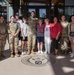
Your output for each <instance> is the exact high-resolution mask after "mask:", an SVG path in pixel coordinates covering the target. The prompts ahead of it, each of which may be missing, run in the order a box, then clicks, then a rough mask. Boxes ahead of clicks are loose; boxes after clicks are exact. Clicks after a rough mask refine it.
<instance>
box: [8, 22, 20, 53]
mask: <svg viewBox="0 0 74 75" xmlns="http://www.w3.org/2000/svg"><path fill="white" fill-rule="evenodd" d="M18 33H19V27H18V25H17V23H8V34H9V35H8V36H9V48H10V50H11V54H13V52H14V50H15V53H16V54H17V53H18V49H17V48H18V42H19V41H18ZM12 34H17V35H16V36H13V35H12Z"/></svg>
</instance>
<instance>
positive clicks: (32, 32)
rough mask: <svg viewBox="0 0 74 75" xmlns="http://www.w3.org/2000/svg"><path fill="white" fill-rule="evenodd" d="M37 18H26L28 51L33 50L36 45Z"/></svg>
mask: <svg viewBox="0 0 74 75" xmlns="http://www.w3.org/2000/svg"><path fill="white" fill-rule="evenodd" d="M37 23H38V19H37V18H31V17H29V18H28V50H34V49H35V44H36V24H37Z"/></svg>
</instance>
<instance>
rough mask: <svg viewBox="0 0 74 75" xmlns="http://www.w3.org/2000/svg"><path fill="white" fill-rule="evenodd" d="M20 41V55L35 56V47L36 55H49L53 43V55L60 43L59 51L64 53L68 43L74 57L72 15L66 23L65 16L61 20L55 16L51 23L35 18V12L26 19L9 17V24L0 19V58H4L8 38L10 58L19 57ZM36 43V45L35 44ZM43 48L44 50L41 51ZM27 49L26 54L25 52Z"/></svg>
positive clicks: (17, 16)
mask: <svg viewBox="0 0 74 75" xmlns="http://www.w3.org/2000/svg"><path fill="white" fill-rule="evenodd" d="M18 37H20V39H21V50H22V53H21V54H22V55H24V54H27V55H30V54H35V49H36V45H37V49H38V52H37V53H38V54H43V53H45V54H50V50H51V43H52V42H53V44H52V45H53V47H54V54H55V55H57V54H58V50H59V47H58V43H59V41H60V45H59V46H60V50H62V51H64V52H65V53H66V52H67V50H68V43H69V41H70V44H71V49H72V53H71V54H70V56H71V57H74V15H72V16H71V21H70V22H68V21H66V17H65V15H62V17H61V20H60V21H59V20H58V18H57V17H56V16H55V17H53V23H51V22H50V20H49V19H48V18H46V19H45V20H44V21H43V20H42V19H38V18H36V17H35V12H34V11H32V12H31V16H30V17H29V18H28V19H27V18H25V17H23V19H22V20H20V19H19V15H18V14H16V15H15V17H14V16H11V17H10V22H8V23H5V22H4V18H3V16H1V17H0V58H2V57H3V58H4V57H5V56H4V54H3V51H4V47H5V44H6V38H8V43H9V50H10V57H11V58H13V57H14V56H17V57H19V56H20V55H19V53H18V44H19V38H18ZM36 42H37V43H36ZM43 46H44V47H45V50H44V51H43ZM26 47H27V49H28V50H27V52H26V51H25V49H26Z"/></svg>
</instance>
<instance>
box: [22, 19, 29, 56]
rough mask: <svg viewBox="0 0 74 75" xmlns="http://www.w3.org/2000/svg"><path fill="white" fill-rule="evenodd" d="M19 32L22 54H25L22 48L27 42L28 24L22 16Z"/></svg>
mask: <svg viewBox="0 0 74 75" xmlns="http://www.w3.org/2000/svg"><path fill="white" fill-rule="evenodd" d="M21 34H22V55H24V54H26V53H25V52H24V49H25V47H26V44H27V35H28V25H27V20H26V18H23V23H22V26H21Z"/></svg>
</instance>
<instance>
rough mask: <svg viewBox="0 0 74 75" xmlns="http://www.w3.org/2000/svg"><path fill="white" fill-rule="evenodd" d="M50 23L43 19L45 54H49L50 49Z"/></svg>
mask: <svg viewBox="0 0 74 75" xmlns="http://www.w3.org/2000/svg"><path fill="white" fill-rule="evenodd" d="M50 33H51V32H50V23H49V19H45V29H44V38H45V40H44V42H45V53H48V54H50V48H51V36H50Z"/></svg>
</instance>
